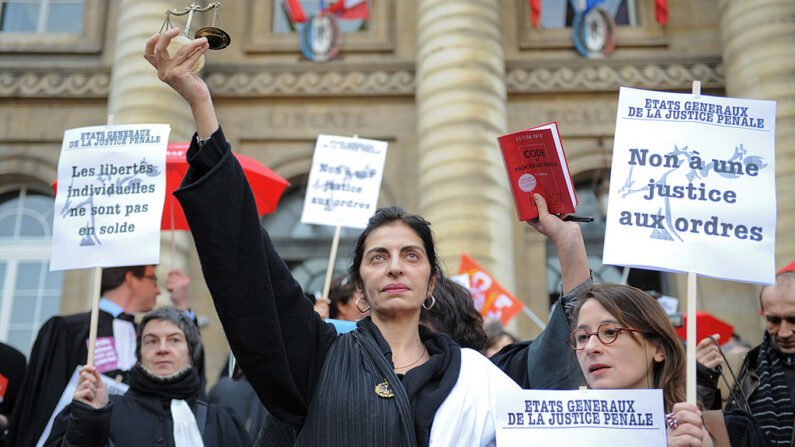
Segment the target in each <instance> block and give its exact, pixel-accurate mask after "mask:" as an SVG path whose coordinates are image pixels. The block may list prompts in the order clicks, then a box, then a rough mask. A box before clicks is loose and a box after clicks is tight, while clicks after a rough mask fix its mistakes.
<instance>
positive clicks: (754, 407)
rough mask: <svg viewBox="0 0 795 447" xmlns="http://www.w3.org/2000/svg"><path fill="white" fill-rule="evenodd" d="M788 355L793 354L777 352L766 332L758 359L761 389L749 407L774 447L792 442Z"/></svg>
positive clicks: (757, 367)
mask: <svg viewBox="0 0 795 447" xmlns="http://www.w3.org/2000/svg"><path fill="white" fill-rule="evenodd" d="M788 355H791V354H784V353H783V352H781V351H779V350H778V349H776V347H775V346H773V341H772V340H771V339H770V335H769V334H768V333H767V332H765V336H764V339H763V340H762V344H761V345H759V355H758V356H757V358H756V374H757V376H758V377H759V387H758V388H757V389H756V391H754V393H753V397H752V398H751V399H749V405H750V407H751V414H753V415H755V416H756V419H757V421H758V422H759V425H760V426H761V427H762V430H764V432H765V434H766V435H767V438H768V441H769V442H770V445H772V446H789V445H790V443H791V439H792V430H793V428H792V420H793V418H794V417H795V412H794V411H795V408H793V402H792V399H791V397H790V392H789V388H790V387H791V386H792V385H791V384H788V383H787V379H786V377H787V376H786V373H785V371H784V368H786V367H787V366H786V364H785V359H784V357H786V356H788ZM790 367H791V366H790Z"/></svg>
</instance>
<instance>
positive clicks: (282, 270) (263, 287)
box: [145, 30, 336, 425]
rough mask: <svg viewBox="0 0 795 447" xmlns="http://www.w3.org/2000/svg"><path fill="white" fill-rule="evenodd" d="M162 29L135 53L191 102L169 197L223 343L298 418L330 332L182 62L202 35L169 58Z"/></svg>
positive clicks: (265, 398)
mask: <svg viewBox="0 0 795 447" xmlns="http://www.w3.org/2000/svg"><path fill="white" fill-rule="evenodd" d="M176 34H177V31H175V30H170V31H169V32H168V33H166V34H165V35H163V36H162V37H158V36H153V37H152V38H151V39H150V40H149V42H147V46H146V54H145V57H146V59H147V60H149V61H150V62H151V63H152V65H153V66H155V67H156V68H157V69H158V77H159V78H160V79H161V80H163V81H164V82H165V83H167V84H168V85H170V86H171V87H172V88H173V89H174V90H176V91H177V92H178V93H179V94H180V95H181V96H182V97H183V98H185V100H186V101H188V103H189V104H190V105H191V110H192V111H193V115H194V118H195V119H196V125H197V128H198V137H199V138H200V139H202V140H206V141H203V142H202V144H201V145H200V144H199V143H198V142H197V140H196V139H195V138H194V139H192V141H191V147H190V149H189V150H188V153H187V159H188V162H189V164H190V168H189V169H188V172H187V174H186V175H185V178H184V179H183V181H182V185H181V186H180V189H179V190H177V191H176V192H175V193H174V194H175V196H176V197H177V199H179V201H180V203H181V205H182V208H183V210H184V211H185V217H186V218H187V221H188V225H189V226H190V229H191V233H192V235H193V239H194V241H195V244H196V250H197V252H198V254H199V260H200V261H201V266H202V272H203V273H204V278H205V281H206V282H207V286H208V288H209V289H210V293H211V295H212V297H213V302H214V304H215V308H216V311H217V312H218V316H219V318H220V320H221V324H222V325H223V327H224V332H225V333H226V337H227V340H228V341H229V345H230V347H231V348H232V351H233V352H234V354H235V356H236V358H237V360H238V362H239V363H240V365H241V367H242V368H243V371H245V374H246V376H247V378H248V380H249V382H250V383H251V385H252V386H253V387H254V389H255V391H256V392H257V394H258V396H259V397H260V400H262V402H263V404H265V406H266V407H268V409H269V410H270V411H271V412H272V413H274V415H275V416H276V417H278V418H279V419H281V420H282V421H284V422H287V423H290V424H293V425H300V424H302V423H303V420H304V417H305V414H306V408H307V405H308V402H309V399H310V398H311V395H312V392H313V391H314V386H315V383H316V382H317V378H318V376H319V373H320V369H321V368H322V366H323V362H324V361H325V355H326V353H327V352H328V349H329V347H330V346H331V344H332V343H333V341H334V339H335V336H336V331H335V330H334V329H333V327H332V326H330V325H328V324H326V323H324V322H323V321H322V320H321V319H320V318H319V317H318V316H317V315H316V314H315V312H314V310H313V309H312V305H311V303H310V302H309V300H307V299H306V297H305V296H304V293H303V290H302V288H301V286H300V284H298V283H297V282H296V281H295V279H293V277H292V275H291V273H290V270H289V269H288V268H287V266H286V265H285V263H284V262H283V261H282V259H281V258H280V257H279V256H278V254H277V253H276V251H275V250H274V248H273V244H272V243H271V241H270V238H269V237H268V234H267V232H266V231H265V230H264V229H263V228H262V226H261V225H260V222H259V216H258V214H257V208H256V203H255V201H254V196H253V194H252V192H251V188H250V186H249V184H248V181H247V180H246V177H245V175H244V173H243V170H242V168H241V167H240V164H239V163H238V162H237V159H236V158H235V157H234V155H233V154H232V152H231V150H230V148H229V144H228V143H227V142H226V139H225V138H224V135H223V131H222V130H221V128H220V127H219V126H218V121H217V120H216V118H215V111H214V108H213V104H212V100H211V98H210V95H209V91H208V90H207V86H206V84H205V83H204V82H203V81H202V80H201V79H199V78H198V77H197V76H196V75H195V74H193V73H192V72H191V70H190V67H192V65H193V63H194V61H195V60H196V59H197V58H198V56H199V55H200V54H202V53H203V52H205V51H206V50H207V45H206V42H205V41H204V39H197V40H195V41H192V42H191V43H189V44H186V45H185V46H184V47H183V48H182V49H181V50H180V51H179V52H178V53H176V54H175V55H174V58H173V59H170V58H169V57H168V55H167V53H166V52H165V48H166V46H167V45H168V41H169V40H170V39H171V38H172V37H174V36H175V35H176Z"/></svg>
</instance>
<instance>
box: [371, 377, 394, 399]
mask: <svg viewBox="0 0 795 447" xmlns="http://www.w3.org/2000/svg"><path fill="white" fill-rule="evenodd" d="M375 394H377V395H378V397H383V398H384V399H389V398H392V397H395V393H394V392H393V391H392V388H390V387H389V382H387V381H386V379H384V381H383V382H381V383H379V384H378V385H376V386H375Z"/></svg>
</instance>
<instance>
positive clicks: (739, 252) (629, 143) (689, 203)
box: [603, 87, 776, 284]
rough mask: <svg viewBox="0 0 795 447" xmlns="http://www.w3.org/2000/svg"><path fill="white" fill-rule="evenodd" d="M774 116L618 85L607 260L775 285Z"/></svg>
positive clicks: (745, 104)
mask: <svg viewBox="0 0 795 447" xmlns="http://www.w3.org/2000/svg"><path fill="white" fill-rule="evenodd" d="M775 115H776V106H775V102H773V101H758V100H749V99H737V98H722V97H714V96H703V95H691V94H681V93H666V92H655V91H647V90H638V89H631V88H624V87H622V88H621V91H620V94H619V101H618V113H617V117H616V133H615V141H614V144H613V163H612V169H611V175H610V195H609V201H608V212H607V226H606V230H605V247H604V255H603V262H604V263H605V264H611V265H622V266H629V267H640V268H652V269H656V270H664V271H673V272H693V273H697V274H700V275H704V276H710V277H714V278H721V279H729V280H737V281H746V282H754V283H762V284H772V283H773V281H774V273H775V267H774V247H775V230H776V227H775V225H776V199H775V197H776V189H775V122H776V120H775ZM716 260H719V262H716Z"/></svg>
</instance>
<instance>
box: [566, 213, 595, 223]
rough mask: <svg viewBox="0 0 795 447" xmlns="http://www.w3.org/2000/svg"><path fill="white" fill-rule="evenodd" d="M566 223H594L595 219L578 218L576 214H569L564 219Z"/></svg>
mask: <svg viewBox="0 0 795 447" xmlns="http://www.w3.org/2000/svg"><path fill="white" fill-rule="evenodd" d="M563 221H564V222H593V217H591V216H578V215H576V214H569V215H568V216H566V218H565V219H563Z"/></svg>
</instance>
